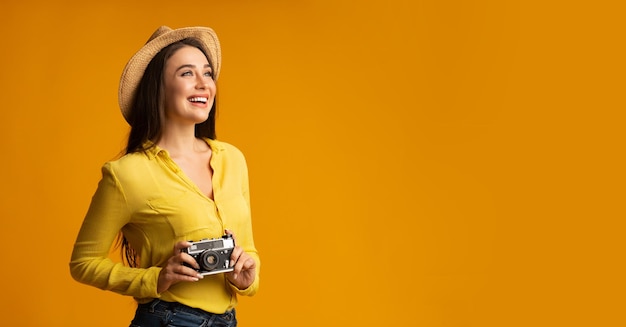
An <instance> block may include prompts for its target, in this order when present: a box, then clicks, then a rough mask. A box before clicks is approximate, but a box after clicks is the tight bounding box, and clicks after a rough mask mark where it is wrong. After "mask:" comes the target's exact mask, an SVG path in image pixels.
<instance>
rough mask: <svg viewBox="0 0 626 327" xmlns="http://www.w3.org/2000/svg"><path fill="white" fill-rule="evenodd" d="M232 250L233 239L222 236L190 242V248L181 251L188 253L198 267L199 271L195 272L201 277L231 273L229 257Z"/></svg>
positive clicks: (228, 236)
mask: <svg viewBox="0 0 626 327" xmlns="http://www.w3.org/2000/svg"><path fill="white" fill-rule="evenodd" d="M234 248H235V240H234V239H233V237H232V236H231V235H224V236H222V237H221V238H212V239H204V240H200V241H197V242H193V241H191V246H190V247H188V248H186V249H183V252H185V253H188V254H189V255H190V256H192V257H193V258H194V259H195V260H196V262H197V263H198V265H199V266H200V269H196V270H197V271H198V272H199V273H200V274H201V275H213V274H219V273H223V272H229V271H233V267H231V266H230V262H231V260H230V255H231V254H232V253H233V249H234ZM186 265H187V264H186ZM187 266H188V265H187Z"/></svg>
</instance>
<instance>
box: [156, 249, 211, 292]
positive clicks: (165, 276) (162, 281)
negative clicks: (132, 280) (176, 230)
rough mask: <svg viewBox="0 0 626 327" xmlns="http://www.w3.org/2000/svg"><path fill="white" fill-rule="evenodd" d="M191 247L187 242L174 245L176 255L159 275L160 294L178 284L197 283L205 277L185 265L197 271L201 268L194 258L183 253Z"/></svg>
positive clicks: (158, 287) (158, 288)
mask: <svg viewBox="0 0 626 327" xmlns="http://www.w3.org/2000/svg"><path fill="white" fill-rule="evenodd" d="M190 246H191V243H189V242H187V241H181V242H178V243H176V244H175V245H174V255H172V256H171V257H170V258H169V259H168V260H167V264H166V265H165V267H163V269H161V272H160V273H159V281H158V284H157V292H158V293H163V292H165V291H167V290H168V289H169V288H170V287H171V286H172V285H174V284H176V283H179V282H197V281H198V280H200V279H202V278H203V276H202V275H200V274H199V273H198V272H197V271H195V270H193V269H192V268H190V267H187V266H184V265H183V263H187V264H189V265H190V266H192V267H194V268H196V269H200V266H198V263H197V262H196V260H195V259H194V258H193V257H191V256H190V255H189V254H187V253H185V252H182V251H183V249H185V248H188V247H190Z"/></svg>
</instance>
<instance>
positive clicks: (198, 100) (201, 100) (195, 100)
mask: <svg viewBox="0 0 626 327" xmlns="http://www.w3.org/2000/svg"><path fill="white" fill-rule="evenodd" d="M188 100H189V102H193V103H202V104H205V103H207V101H209V99H208V98H205V97H193V98H189V99H188Z"/></svg>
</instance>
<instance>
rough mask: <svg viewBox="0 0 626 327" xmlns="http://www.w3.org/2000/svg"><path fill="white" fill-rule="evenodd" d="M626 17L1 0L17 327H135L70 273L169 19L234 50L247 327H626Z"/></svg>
mask: <svg viewBox="0 0 626 327" xmlns="http://www.w3.org/2000/svg"><path fill="white" fill-rule="evenodd" d="M618 3H620V2H618V1H500V0H492V1H488V0H476V1H451V0H444V1H441V0H422V1H420V0H405V1H402V0H385V1H382V0H379V1H369V0H363V1H356V0H355V1H347V0H343V1H341V0H321V1H312V0H311V1H295V0H294V1H287V0H282V1H281V0H273V1H269V0H268V1H251V0H248V1H246V0H238V1H237V0H230V1H186V2H180V1H156V0H155V1H128V0H124V1H121V0H109V1H81V2H76V1H32V0H24V1H13V0H9V1H3V2H2V4H1V5H0V16H1V17H0V18H1V20H0V40H1V42H2V46H1V47H2V48H1V49H2V51H1V54H0V95H1V97H2V108H1V121H2V128H0V142H1V143H0V145H1V148H0V150H1V151H2V159H1V160H0V171H1V172H2V182H1V186H0V195H1V196H0V211H1V212H2V213H1V218H2V236H1V237H0V245H1V247H2V256H0V262H1V266H0V267H1V268H0V283H1V284H0V286H1V288H0V289H1V290H2V296H1V297H0V302H1V305H0V311H1V312H2V314H3V318H2V322H1V323H0V324H1V325H3V326H127V325H128V323H129V321H130V319H131V316H132V314H133V310H134V304H133V301H132V299H131V298H128V297H123V296H119V295H117V294H114V293H111V292H105V291H101V290H98V289H95V288H92V287H88V286H85V285H82V284H79V283H76V282H74V281H73V280H72V279H71V277H70V275H69V270H68V261H69V258H70V253H71V249H72V244H73V242H74V238H75V236H76V233H77V231H78V228H79V227H80V223H81V221H82V218H83V215H84V213H85V211H86V209H87V206H88V204H89V201H90V198H91V195H92V193H93V191H94V190H95V187H96V183H97V181H98V180H99V177H100V175H99V174H100V171H99V170H100V166H101V165H102V164H103V163H104V162H105V161H107V160H110V159H112V158H115V157H116V156H117V155H118V153H119V152H120V151H121V150H122V149H123V145H124V141H125V138H126V135H127V126H126V124H125V122H124V120H123V119H122V116H121V115H120V113H119V109H118V105H117V86H118V80H119V76H120V74H121V71H122V68H123V66H124V64H125V63H126V61H127V60H128V59H129V58H130V56H131V55H132V54H133V53H134V52H135V51H136V50H137V49H138V48H139V47H141V45H142V44H143V43H144V42H145V41H146V39H147V38H148V36H149V35H150V34H151V33H152V32H153V31H154V30H155V29H156V28H157V27H158V26H159V25H161V24H166V25H169V26H171V27H175V28H176V27H182V26H190V25H207V26H211V27H213V28H214V29H215V30H216V31H217V33H218V35H219V37H220V38H221V41H222V47H223V58H224V59H223V70H222V75H221V77H220V80H219V84H218V88H219V104H220V108H219V117H218V137H219V139H221V140H224V141H227V142H230V143H233V144H235V145H236V146H238V147H239V148H240V149H242V150H243V151H244V153H245V154H246V156H247V159H248V163H249V169H250V175H251V190H252V202H253V204H252V205H253V221H254V231H255V239H256V242H257V246H258V248H259V250H260V251H261V256H262V260H263V270H262V272H261V273H262V276H261V289H260V292H259V293H258V294H257V295H256V296H255V297H252V298H244V299H242V301H241V304H240V307H239V313H238V315H239V320H240V325H241V326H277V327H280V326H624V325H626V318H625V317H624V314H623V311H624V307H625V305H626V301H625V300H624V298H625V297H624V294H625V293H626V287H625V283H624V275H625V274H624V273H625V269H624V248H625V246H624V223H623V220H624V218H625V217H626V215H625V210H624V195H625V193H626V192H625V188H626V186H625V185H626V183H625V182H626V181H625V174H624V140H625V135H624V134H625V133H624V122H625V121H624V113H623V112H624V109H625V108H626V106H625V101H624V86H625V84H626V83H624V81H625V76H626V75H625V73H626V72H625V65H624V58H625V51H624V35H625V33H624V31H625V26H624V25H625V24H624V13H625V11H624V7H623V5H618Z"/></svg>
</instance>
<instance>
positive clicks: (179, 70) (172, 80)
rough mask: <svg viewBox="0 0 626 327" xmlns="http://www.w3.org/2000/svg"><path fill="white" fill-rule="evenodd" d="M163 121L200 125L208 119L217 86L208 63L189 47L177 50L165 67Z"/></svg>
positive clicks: (196, 49) (199, 52) (198, 51)
mask: <svg viewBox="0 0 626 327" xmlns="http://www.w3.org/2000/svg"><path fill="white" fill-rule="evenodd" d="M163 86H164V89H165V92H164V95H165V98H164V105H165V111H164V115H165V121H166V123H168V124H170V123H176V124H193V125H195V124H199V123H202V122H204V121H205V120H207V119H208V118H209V112H210V111H211V107H212V106H213V101H215V91H216V86H215V82H214V81H213V72H212V70H211V67H210V66H209V61H208V60H207V58H206V57H205V56H204V54H203V53H202V51H200V50H199V49H198V48H195V47H192V46H185V47H182V48H180V49H178V50H177V51H176V52H175V53H174V54H173V55H172V56H171V57H170V58H169V59H168V60H167V62H166V63H165V68H164V72H163Z"/></svg>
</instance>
